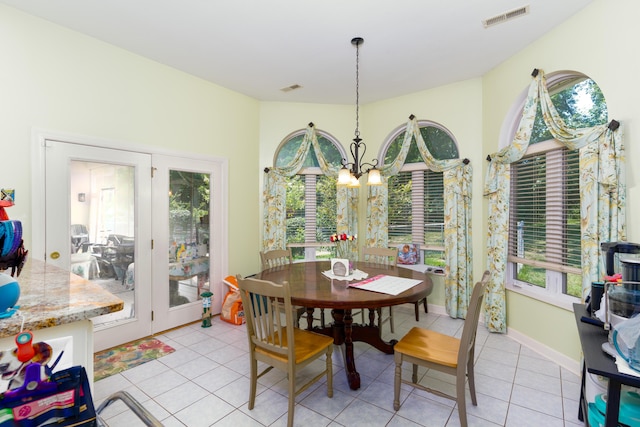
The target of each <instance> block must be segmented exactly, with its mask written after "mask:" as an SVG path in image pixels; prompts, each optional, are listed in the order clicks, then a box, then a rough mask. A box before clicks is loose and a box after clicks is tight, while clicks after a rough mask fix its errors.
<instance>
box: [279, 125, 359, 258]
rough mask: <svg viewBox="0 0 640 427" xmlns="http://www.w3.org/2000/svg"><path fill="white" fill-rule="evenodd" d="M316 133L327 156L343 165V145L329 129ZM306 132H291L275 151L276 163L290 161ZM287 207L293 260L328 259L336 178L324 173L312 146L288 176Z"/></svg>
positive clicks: (280, 164)
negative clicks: (300, 165) (301, 165)
mask: <svg viewBox="0 0 640 427" xmlns="http://www.w3.org/2000/svg"><path fill="white" fill-rule="evenodd" d="M316 133H317V135H318V143H319V145H320V149H321V151H322V154H323V156H324V157H325V159H326V160H327V161H328V162H329V163H330V164H332V165H336V166H340V165H341V159H342V158H343V157H345V158H346V154H345V152H344V148H343V147H342V145H341V144H340V143H339V142H338V140H337V139H336V138H334V137H333V136H332V135H330V134H328V133H327V132H324V131H322V130H319V129H316ZM304 135H305V130H304V129H301V130H298V131H296V132H293V133H291V134H290V135H288V136H287V137H286V138H285V139H284V140H283V141H282V142H281V143H280V146H279V147H278V149H277V150H276V153H275V156H274V162H273V163H274V165H276V166H283V165H287V164H289V163H290V162H291V159H292V158H293V157H294V156H295V154H296V152H297V150H298V148H299V147H300V144H301V143H302V140H303V139H304ZM286 209H287V214H286V227H287V232H286V234H287V242H286V243H287V246H289V247H290V248H291V250H292V253H293V257H294V259H298V260H300V259H306V260H314V259H318V258H323V257H326V258H329V257H330V256H331V254H330V251H331V249H333V248H332V247H330V245H327V243H329V236H331V235H332V234H334V233H335V232H336V212H337V205H336V179H335V178H330V177H328V176H326V175H324V174H323V173H322V171H321V170H320V167H319V164H318V159H317V158H316V154H315V152H314V150H313V148H311V149H310V150H309V152H308V154H307V157H306V159H305V161H304V165H303V167H302V169H300V171H299V172H298V173H297V174H296V175H294V176H292V177H290V178H287V196H286ZM325 245H326V247H323V246H325Z"/></svg>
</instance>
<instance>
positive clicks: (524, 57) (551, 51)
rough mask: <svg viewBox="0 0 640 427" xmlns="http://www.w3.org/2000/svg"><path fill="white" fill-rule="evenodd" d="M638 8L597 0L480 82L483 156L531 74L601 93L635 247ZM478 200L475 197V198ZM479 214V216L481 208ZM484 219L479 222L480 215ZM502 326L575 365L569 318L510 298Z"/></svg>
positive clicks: (638, 229)
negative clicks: (619, 157)
mask: <svg viewBox="0 0 640 427" xmlns="http://www.w3.org/2000/svg"><path fill="white" fill-rule="evenodd" d="M639 14H640V3H637V2H635V1H633V0H613V1H611V0H596V1H595V2H593V3H592V4H591V5H590V6H588V7H587V8H585V9H584V10H582V11H581V12H580V13H578V14H576V15H575V16H574V17H572V18H571V19H570V20H569V21H567V22H566V23H564V24H562V25H560V26H559V27H557V28H556V29H554V30H553V31H551V32H550V33H549V34H548V35H546V36H545V37H543V38H541V39H540V40H538V41H536V42H535V43H532V44H531V45H530V46H529V47H527V48H526V49H524V50H522V51H521V52H519V53H518V54H517V55H514V56H513V57H512V58H510V59H509V60H508V61H506V62H505V63H503V64H501V65H500V66H498V67H496V68H495V69H494V70H492V71H491V72H489V73H487V74H486V75H485V76H484V77H483V92H484V102H483V108H482V111H483V125H484V129H483V138H482V140H483V150H484V155H485V156H486V155H487V154H490V153H493V152H495V151H497V150H498V137H499V134H500V128H501V126H502V123H503V119H504V117H505V115H506V114H507V111H508V110H509V108H510V107H511V105H512V104H513V102H514V101H515V99H516V98H517V97H518V96H519V95H520V93H521V92H522V91H524V90H526V88H527V87H528V85H529V83H530V81H531V77H530V74H531V71H532V70H533V69H534V68H541V69H543V70H544V71H545V72H546V73H551V72H553V71H560V70H576V71H580V72H582V73H584V74H587V75H588V76H590V77H591V78H593V79H594V80H595V81H596V83H598V85H599V86H600V87H601V88H602V91H603V93H604V95H605V97H606V100H607V106H608V108H609V119H616V120H619V121H621V122H622V123H623V124H624V126H625V138H624V143H625V147H626V150H627V162H628V163H627V184H628V194H627V196H628V197H627V202H628V207H627V218H628V221H627V224H628V240H629V241H631V242H640V224H639V223H638V222H637V221H636V220H635V218H636V217H637V215H636V214H635V212H637V211H638V209H639V208H640V188H639V187H638V184H637V177H636V175H637V169H638V166H639V162H638V160H637V159H638V155H639V154H640V150H639V148H638V144H637V142H638V141H639V140H640V128H639V126H638V123H637V122H639V121H640V104H638V102H637V99H636V98H637V96H636V95H637V92H638V91H637V89H636V85H635V80H636V79H637V74H638V71H639V70H640V57H639V56H638V55H637V49H636V44H637V40H640V26H638V24H637V16H638V15H639ZM478 196H479V195H478ZM484 206H485V210H486V204H485V205H484ZM485 218H486V216H485ZM507 302H508V308H507V322H508V326H509V328H513V329H515V330H517V331H519V332H521V333H523V334H525V335H527V336H529V337H531V338H533V339H535V340H537V341H539V342H541V343H543V344H545V345H547V346H549V347H551V348H553V349H555V350H557V351H559V352H561V353H563V354H565V355H567V356H569V357H572V358H573V359H575V360H579V355H580V348H579V343H578V340H577V335H576V327H575V321H574V318H573V314H572V313H570V312H568V311H566V310H562V309H558V308H555V307H553V306H550V305H547V304H544V303H540V302H538V301H536V300H533V299H530V298H527V297H524V296H522V295H517V294H513V293H509V295H508V298H507Z"/></svg>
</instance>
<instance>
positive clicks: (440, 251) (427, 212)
mask: <svg viewBox="0 0 640 427" xmlns="http://www.w3.org/2000/svg"><path fill="white" fill-rule="evenodd" d="M418 125H419V126H420V133H421V134H422V138H423V139H424V142H425V144H426V146H427V148H428V150H429V152H431V154H432V155H433V156H434V157H435V158H436V159H437V160H443V159H455V158H458V146H457V144H456V141H455V139H454V137H453V135H452V134H451V132H449V131H448V130H447V129H446V128H445V127H443V126H441V125H439V124H437V123H434V122H430V121H419V122H418ZM406 128H407V127H406V125H403V126H400V127H398V128H397V129H395V130H394V131H393V132H392V133H391V135H389V137H388V138H387V140H386V142H385V143H384V145H383V151H382V153H383V155H382V157H383V164H388V163H391V162H392V161H393V160H394V159H395V158H396V156H397V155H398V152H399V151H400V148H401V146H402V142H403V140H404V135H405V131H406ZM443 189H444V186H443V181H442V172H434V171H432V170H429V169H428V168H427V165H426V164H425V163H424V161H423V159H422V157H421V155H420V152H419V151H418V146H417V144H416V142H415V139H414V140H413V141H412V142H411V147H410V148H409V153H408V154H407V158H406V160H405V164H404V165H403V166H402V169H401V170H400V172H399V173H398V174H397V175H394V176H391V177H389V179H388V191H389V199H388V200H389V214H388V226H389V230H388V238H389V245H400V244H407V243H413V244H417V245H419V247H420V249H421V251H420V252H421V256H420V263H421V264H427V265H430V266H436V267H442V266H444V199H443Z"/></svg>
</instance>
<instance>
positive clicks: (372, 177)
mask: <svg viewBox="0 0 640 427" xmlns="http://www.w3.org/2000/svg"><path fill="white" fill-rule="evenodd" d="M381 184H382V177H381V176H380V170H379V169H375V168H373V169H371V170H370V171H369V178H368V181H367V185H381Z"/></svg>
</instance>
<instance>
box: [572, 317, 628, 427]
mask: <svg viewBox="0 0 640 427" xmlns="http://www.w3.org/2000/svg"><path fill="white" fill-rule="evenodd" d="M573 312H574V314H575V317H576V323H577V326H578V334H579V336H580V344H581V345H582V353H583V357H584V364H583V365H582V381H581V387H580V409H579V412H578V418H579V419H580V420H583V421H584V424H585V426H589V421H588V408H587V401H586V395H585V380H586V376H587V373H589V374H595V375H601V376H603V377H605V378H607V379H608V380H609V386H608V388H607V413H606V415H605V426H606V427H617V426H618V415H619V412H620V388H621V387H622V385H623V384H625V385H629V386H632V387H640V377H634V376H632V375H627V374H623V373H620V372H618V367H617V366H616V363H615V361H614V360H613V358H612V357H611V356H609V355H608V354H606V353H605V352H604V351H603V350H602V344H603V343H604V342H606V341H607V336H608V331H606V330H605V329H604V328H603V327H602V326H598V325H594V324H592V323H587V322H583V321H582V318H583V317H587V318H588V317H589V316H590V315H589V313H588V312H587V308H586V306H585V305H584V304H573Z"/></svg>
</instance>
